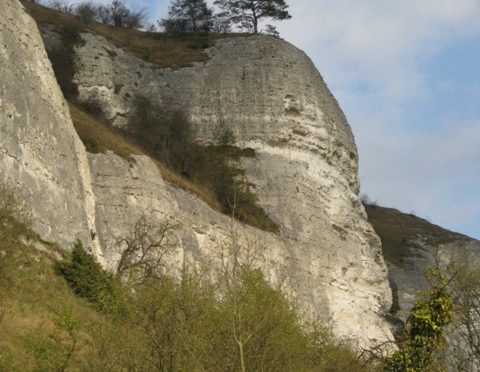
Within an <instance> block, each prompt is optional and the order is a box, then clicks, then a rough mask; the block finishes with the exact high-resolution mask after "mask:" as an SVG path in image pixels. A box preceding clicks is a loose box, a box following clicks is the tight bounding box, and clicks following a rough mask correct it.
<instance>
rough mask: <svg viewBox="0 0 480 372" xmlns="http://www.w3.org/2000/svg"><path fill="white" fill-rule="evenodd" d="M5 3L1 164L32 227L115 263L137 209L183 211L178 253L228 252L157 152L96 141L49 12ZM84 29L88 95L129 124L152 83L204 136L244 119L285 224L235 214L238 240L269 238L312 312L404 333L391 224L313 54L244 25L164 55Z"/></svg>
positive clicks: (226, 228)
mask: <svg viewBox="0 0 480 372" xmlns="http://www.w3.org/2000/svg"><path fill="white" fill-rule="evenodd" d="M0 5H1V9H2V13H1V14H0V25H1V29H0V38H1V39H0V41H1V42H0V57H1V59H0V70H1V71H2V72H3V73H4V76H7V78H6V79H2V81H0V88H1V89H0V94H1V95H0V99H1V101H0V107H1V109H0V110H1V111H0V114H1V115H2V116H1V123H0V131H1V137H0V156H1V157H0V163H1V165H2V172H3V173H2V177H3V178H4V180H5V181H6V182H7V184H9V185H10V186H11V187H12V188H14V189H15V190H16V191H17V192H18V195H19V197H20V198H21V199H23V200H24V201H25V205H26V206H27V207H28V208H29V209H30V210H31V212H32V214H33V217H34V227H35V229H36V230H37V231H38V232H39V233H40V234H41V235H42V236H43V237H44V239H48V240H53V241H57V242H59V243H60V244H61V245H63V246H65V247H68V246H70V245H71V244H72V242H73V241H74V240H75V239H76V238H80V239H81V240H82V241H83V242H84V244H85V245H86V246H88V247H92V248H93V250H94V253H95V254H96V255H97V257H98V258H99V259H101V260H102V262H103V263H104V264H105V265H106V266H109V267H114V266H115V264H116V261H117V259H118V255H119V252H118V247H116V244H115V241H116V240H117V239H118V237H120V236H125V235H128V234H129V233H130V232H131V231H132V229H133V226H134V224H135V222H136V221H137V220H138V218H139V216H141V215H147V217H148V218H150V219H153V220H156V221H159V220H163V219H171V220H173V221H175V223H176V224H177V225H178V226H179V228H178V229H177V230H176V231H175V238H176V239H177V243H178V244H177V246H178V250H177V252H176V254H175V255H174V256H173V257H171V260H172V262H171V263H172V265H171V266H172V268H173V269H175V268H181V267H182V266H184V265H185V264H187V263H188V264H192V265H200V266H201V265H202V264H205V265H207V266H212V267H216V266H217V265H218V262H219V261H218V247H219V246H220V247H221V245H222V244H223V242H224V241H225V239H228V235H229V234H230V231H231V221H230V220H229V219H228V218H227V217H226V216H224V215H221V214H220V213H218V212H216V211H214V210H212V209H211V208H210V207H208V206H207V205H206V204H205V203H203V202H202V201H201V200H199V199H198V198H196V197H195V196H193V195H191V194H188V193H186V192H184V191H182V190H179V189H177V188H175V187H174V186H172V185H169V184H167V183H165V182H164V180H163V179H162V177H161V175H160V173H159V171H158V169H157V168H156V165H155V163H154V162H153V161H151V160H150V159H148V158H146V157H134V161H126V160H124V159H122V158H120V157H118V156H116V155H113V154H111V153H107V154H97V155H92V154H88V155H87V153H86V152H85V149H84V147H83V145H82V144H81V143H80V141H79V139H78V137H77V135H76V134H75V131H74V129H73V126H72V124H71V120H70V117H69V114H68V109H67V106H66V104H65V101H64V99H63V98H62V96H61V93H60V91H59V89H58V86H57V84H56V82H55V80H54V77H53V73H52V71H51V67H50V64H49V62H48V60H47V57H46V54H45V50H44V47H43V45H42V42H41V40H40V36H39V34H38V30H37V29H36V26H35V25H34V23H33V21H32V20H31V19H30V18H29V17H28V16H26V15H25V14H24V12H23V10H22V7H21V5H20V4H19V3H18V2H17V1H12V0H0ZM14 19H15V20H14ZM50 32H52V31H50ZM50 36H51V35H50ZM83 38H84V41H85V43H82V46H79V47H78V48H77V66H78V71H77V74H76V80H77V83H78V85H79V92H80V98H83V99H87V98H88V99H95V100H97V101H98V102H100V103H101V104H102V107H104V108H105V111H106V114H107V116H109V117H110V118H111V119H112V120H113V121H114V122H116V123H117V124H118V125H122V123H123V124H124V122H125V121H124V117H125V116H128V111H129V109H130V106H129V104H130V99H131V98H132V97H133V95H134V94H135V93H142V94H144V95H148V96H150V97H151V98H152V99H154V100H157V101H158V102H160V103H161V104H165V105H166V104H168V105H173V106H178V107H181V108H183V109H184V110H185V111H186V112H187V113H188V115H189V116H190V118H191V120H192V122H193V123H194V125H195V133H196V137H197V140H198V141H199V142H201V143H215V142H216V141H217V139H218V137H219V135H221V134H222V131H223V130H230V131H232V132H233V134H234V136H235V138H236V145H237V146H238V147H242V148H247V147H248V148H253V149H254V150H255V157H253V158H243V159H241V160H240V163H241V165H242V166H243V168H244V169H245V172H246V177H247V178H248V180H249V182H251V183H252V184H253V185H254V187H255V191H256V193H257V195H258V197H259V201H260V204H261V206H262V207H263V208H264V210H265V211H266V212H267V214H268V215H269V216H270V218H271V219H272V220H274V221H275V222H276V223H277V224H278V225H279V227H280V232H279V234H278V235H274V234H270V233H267V232H264V231H260V230H257V229H254V228H251V227H247V226H241V225H240V226H238V231H239V236H240V239H242V240H243V241H245V242H247V241H255V242H256V244H259V245H260V246H262V247H265V251H264V254H263V259H262V262H261V266H262V268H263V270H264V272H265V273H266V276H267V278H268V279H269V280H270V281H271V282H272V283H283V285H284V286H285V289H286V290H287V292H288V293H290V295H291V296H292V298H294V299H296V300H297V301H298V303H299V304H300V305H301V307H302V309H304V310H305V311H307V313H308V314H310V315H311V316H320V317H322V318H330V319H331V320H332V321H333V324H334V330H335V331H336V334H337V335H338V336H339V337H342V338H349V339H352V340H356V341H357V342H358V344H359V346H361V347H368V346H371V345H375V344H377V343H380V342H382V341H384V340H386V339H389V338H390V337H391V333H390V330H389V328H388V326H387V324H386V322H385V320H384V318H383V315H384V314H385V313H386V311H387V310H388V309H389V308H390V303H391V292H390V288H389V286H388V281H387V271H386V266H385V264H384V262H383V258H382V256H381V252H380V243H379V239H378V237H377V236H376V234H375V232H374V231H373V229H372V227H371V226H370V224H369V223H368V221H367V219H366V215H365V212H364V210H363V207H362V206H361V203H360V202H359V200H358V196H357V193H358V175H357V153H356V148H355V144H354V141H353V137H352V134H351V131H350V128H349V126H348V123H347V122H346V120H345V118H344V115H343V113H342V112H341V110H340V108H339V107H338V105H337V103H336V101H335V99H334V98H333V96H332V95H331V94H330V93H329V91H328V89H327V87H326V85H325V83H324V82H323V80H322V78H321V76H320V75H319V73H318V72H317V71H316V69H315V67H314V66H313V64H312V63H311V61H310V60H309V59H308V57H306V56H305V55H304V54H303V53H302V52H300V51H299V50H298V49H296V48H295V47H293V46H291V45H289V44H288V43H285V42H283V41H281V40H277V39H273V38H269V37H261V36H259V37H250V38H247V37H239V38H234V39H225V40H220V41H218V42H217V44H216V45H215V46H214V47H213V48H211V49H210V50H209V51H208V53H210V60H209V61H208V62H207V63H205V64H196V65H194V66H192V67H191V68H186V69H181V70H177V71H172V70H169V69H166V70H158V69H156V68H155V67H154V66H151V65H148V64H147V63H145V62H143V61H141V60H138V59H137V58H136V57H134V56H132V55H130V54H128V53H127V52H125V51H123V50H121V49H119V48H117V47H115V46H113V45H112V44H110V43H108V42H107V41H106V40H105V39H103V38H101V37H98V36H96V35H93V34H84V35H83ZM6 72H8V75H5V73H6Z"/></svg>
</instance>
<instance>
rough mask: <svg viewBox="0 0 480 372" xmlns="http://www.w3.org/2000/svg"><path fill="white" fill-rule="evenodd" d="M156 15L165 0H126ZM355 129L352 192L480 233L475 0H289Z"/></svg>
mask: <svg viewBox="0 0 480 372" xmlns="http://www.w3.org/2000/svg"><path fill="white" fill-rule="evenodd" d="M127 2H128V3H129V5H130V6H133V7H147V8H148V10H149V14H150V15H151V19H156V18H158V17H161V16H165V13H166V9H167V7H168V1H151V0H144V1H127ZM287 2H288V3H290V11H291V13H292V15H293V18H292V19H291V20H289V21H285V22H281V23H278V25H277V26H278V29H279V31H280V32H281V36H282V37H283V38H284V39H286V40H287V41H290V42H292V43H293V44H295V45H296V46H298V47H299V48H300V49H302V50H304V51H305V52H306V53H307V54H308V55H309V56H310V57H311V58H312V60H313V62H314V63H315V65H316V66H317V68H318V69H319V71H320V72H321V74H322V75H323V77H324V79H325V80H326V82H327V84H328V86H329V87H330V89H331V90H332V92H333V93H334V94H335V96H336V97H337V99H338V101H339V103H340V105H341V107H342V109H343V110H344V111H345V113H346V115H347V118H348V120H349V122H350V125H351V126H352V129H353V132H354V134H355V138H356V142H357V146H358V147H359V153H360V177H361V183H362V191H363V192H364V193H366V194H367V195H368V196H369V197H370V199H372V200H377V201H378V203H380V204H382V205H385V206H390V207H396V208H399V209H401V210H403V211H405V212H408V213H410V212H413V213H415V214H416V215H418V216H420V217H423V218H427V219H428V220H430V221H431V222H433V223H436V224H439V225H441V226H443V227H446V228H449V229H452V230H454V231H458V232H461V233H464V234H467V235H470V236H472V237H476V238H478V239H480V187H479V186H480V22H479V19H480V1H479V0H455V1H454V0H402V1H399V0H381V1H379V0H361V1H360V0H295V1H293V0H290V1H288V0H287Z"/></svg>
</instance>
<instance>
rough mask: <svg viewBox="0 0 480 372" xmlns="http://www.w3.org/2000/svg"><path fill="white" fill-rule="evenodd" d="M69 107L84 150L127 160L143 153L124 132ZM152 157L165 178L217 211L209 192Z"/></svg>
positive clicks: (214, 200)
mask: <svg viewBox="0 0 480 372" xmlns="http://www.w3.org/2000/svg"><path fill="white" fill-rule="evenodd" d="M69 107H70V115H71V116H72V121H73V124H74V126H75V129H76V131H77V133H78V135H79V136H80V138H81V140H82V142H83V143H84V145H85V147H86V149H87V151H88V152H91V153H105V152H106V151H112V152H114V153H115V154H117V155H118V156H121V157H123V158H125V159H127V160H129V161H132V157H131V155H145V152H144V151H143V149H142V147H141V146H140V145H138V144H136V143H135V141H134V140H133V139H132V138H131V137H129V136H128V134H127V133H125V132H123V131H121V130H119V129H117V128H115V127H112V126H111V125H108V124H106V123H103V122H102V121H101V120H99V119H97V118H95V117H93V116H92V115H89V114H87V113H85V112H84V111H83V110H82V109H80V108H79V107H78V106H76V105H74V104H72V103H69ZM152 160H153V161H154V162H155V164H156V165H157V167H158V169H159V171H160V173H161V175H162V177H163V179H164V180H165V181H167V182H169V183H171V184H172V185H174V186H176V187H178V188H181V189H182V190H185V191H188V192H190V193H192V194H194V195H197V196H198V197H200V198H201V199H202V200H204V201H205V202H206V203H207V204H208V205H209V206H210V207H212V208H214V209H216V210H220V205H219V203H218V201H217V199H216V198H215V195H214V194H213V192H212V191H210V190H208V189H207V188H205V187H202V186H200V185H197V184H195V183H193V182H191V181H189V180H187V179H186V178H184V177H182V176H180V175H179V174H178V173H176V172H175V171H173V170H171V169H170V168H168V167H167V166H165V165H164V164H162V163H161V162H159V161H158V160H155V159H152Z"/></svg>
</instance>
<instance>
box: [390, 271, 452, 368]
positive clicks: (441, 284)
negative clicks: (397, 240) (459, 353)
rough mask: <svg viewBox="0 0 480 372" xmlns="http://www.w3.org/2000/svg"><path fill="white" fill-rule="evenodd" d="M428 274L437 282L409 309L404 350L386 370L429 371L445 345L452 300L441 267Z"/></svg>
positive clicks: (391, 361)
mask: <svg viewBox="0 0 480 372" xmlns="http://www.w3.org/2000/svg"><path fill="white" fill-rule="evenodd" d="M428 277H429V278H430V280H431V281H432V282H433V283H434V285H433V287H432V289H430V291H428V292H427V293H426V294H425V296H424V297H425V298H424V299H421V300H419V301H418V302H417V303H416V304H415V306H414V307H413V308H412V310H411V311H410V316H409V319H408V327H407V332H406V336H405V340H404V342H403V344H402V347H401V349H400V350H399V351H398V352H396V353H395V354H394V355H392V356H391V357H390V358H389V359H387V361H386V363H385V371H391V372H420V371H426V370H429V367H430V366H431V364H432V361H433V357H434V354H435V352H436V351H437V350H439V349H441V348H442V347H443V335H444V331H445V327H446V326H447V325H448V324H449V323H450V321H451V311H452V299H451V296H450V294H449V293H448V291H447V289H446V279H445V277H444V275H443V274H442V272H441V271H440V270H439V269H432V270H430V272H429V273H428Z"/></svg>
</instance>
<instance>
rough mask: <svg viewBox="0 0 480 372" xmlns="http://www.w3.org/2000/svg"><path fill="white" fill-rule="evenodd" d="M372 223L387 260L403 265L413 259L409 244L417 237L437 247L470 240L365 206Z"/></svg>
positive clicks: (388, 210) (412, 217) (387, 210)
mask: <svg viewBox="0 0 480 372" xmlns="http://www.w3.org/2000/svg"><path fill="white" fill-rule="evenodd" d="M365 210H366V211H367V215H368V220H369V221H370V223H371V224H372V226H373V228H374V229H375V231H376V232H377V234H378V235H379V236H380V239H381V240H382V248H383V254H384V256H385V259H386V260H387V261H388V262H392V263H395V264H401V263H402V260H403V259H404V258H405V257H410V256H412V252H410V249H409V247H408V246H409V245H408V244H407V243H408V241H409V240H410V239H412V238H415V237H417V236H420V237H422V239H424V240H425V242H426V243H428V244H430V245H433V246H436V245H439V244H445V243H449V242H452V241H455V240H459V239H467V237H465V236H463V235H460V234H457V233H454V232H451V231H448V230H446V229H443V228H442V227H439V226H436V225H434V224H432V223H430V222H428V221H427V220H424V219H422V218H419V217H417V216H415V215H413V214H406V213H402V212H400V211H398V210H396V209H392V208H385V207H380V206H376V205H365Z"/></svg>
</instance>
